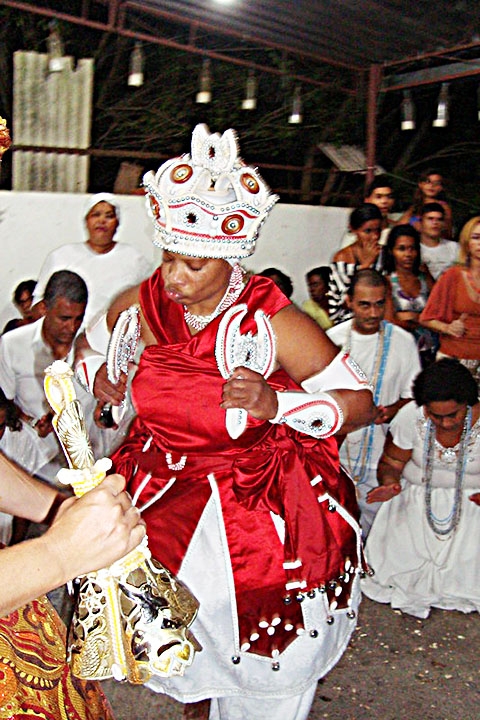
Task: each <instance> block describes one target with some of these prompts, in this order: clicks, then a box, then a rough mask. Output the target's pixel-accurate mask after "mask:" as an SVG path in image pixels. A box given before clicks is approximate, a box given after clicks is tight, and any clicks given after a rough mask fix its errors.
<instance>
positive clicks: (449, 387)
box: [413, 358, 478, 407]
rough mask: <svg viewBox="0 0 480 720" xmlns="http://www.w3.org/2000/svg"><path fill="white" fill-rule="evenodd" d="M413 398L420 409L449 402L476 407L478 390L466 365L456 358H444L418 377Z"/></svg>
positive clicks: (415, 381) (428, 367)
mask: <svg viewBox="0 0 480 720" xmlns="http://www.w3.org/2000/svg"><path fill="white" fill-rule="evenodd" d="M413 397H414V399H415V402H416V403H417V405H418V406H419V407H421V406H422V405H426V404H427V403H431V402H445V401H447V400H455V402H457V403H467V405H475V403H476V402H478V388H477V383H476V382H475V380H474V378H473V375H472V373H471V372H470V370H468V369H467V368H466V367H465V365H462V363H461V362H459V361H458V360H455V358H442V359H441V360H437V362H434V363H432V364H431V365H428V366H427V367H426V368H425V369H424V370H422V372H421V373H420V374H419V375H417V377H416V378H415V380H414V382H413Z"/></svg>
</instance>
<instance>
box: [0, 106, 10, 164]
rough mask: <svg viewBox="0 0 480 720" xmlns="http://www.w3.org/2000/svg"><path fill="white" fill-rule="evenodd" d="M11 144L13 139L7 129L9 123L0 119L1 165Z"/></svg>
mask: <svg viewBox="0 0 480 720" xmlns="http://www.w3.org/2000/svg"><path fill="white" fill-rule="evenodd" d="M11 144H12V138H11V137H10V130H9V129H8V127H7V121H6V120H5V119H4V118H2V117H0V163H1V162H2V158H3V154H4V153H6V152H7V150H8V148H9V147H10V145H11Z"/></svg>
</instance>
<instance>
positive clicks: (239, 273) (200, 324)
mask: <svg viewBox="0 0 480 720" xmlns="http://www.w3.org/2000/svg"><path fill="white" fill-rule="evenodd" d="M243 287H244V285H243V270H242V268H241V267H240V265H238V264H237V265H235V266H234V268H233V270H232V274H231V275H230V280H229V283H228V287H227V289H226V290H225V294H224V296H223V297H222V299H221V300H220V302H219V303H218V305H217V307H216V308H215V310H214V311H213V312H212V313H210V315H194V314H193V313H191V312H190V311H189V310H188V309H187V307H186V306H185V305H184V306H183V317H184V318H185V322H186V323H187V325H189V326H190V327H191V328H193V330H197V331H200V330H203V329H204V328H206V327H207V325H208V324H209V323H211V322H212V320H215V318H216V317H218V316H219V315H220V314H221V313H222V312H223V311H224V310H226V309H227V308H229V307H230V305H233V303H234V302H236V301H237V300H238V298H239V297H240V295H241V294H242V291H243Z"/></svg>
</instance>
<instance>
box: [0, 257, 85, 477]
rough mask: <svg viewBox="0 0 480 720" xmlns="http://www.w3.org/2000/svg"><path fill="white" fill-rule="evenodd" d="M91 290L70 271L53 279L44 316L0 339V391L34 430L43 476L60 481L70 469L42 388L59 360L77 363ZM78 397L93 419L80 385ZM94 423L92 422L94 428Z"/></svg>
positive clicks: (50, 283)
mask: <svg viewBox="0 0 480 720" xmlns="http://www.w3.org/2000/svg"><path fill="white" fill-rule="evenodd" d="M87 298H88V292H87V286H86V284H85V282H84V281H83V280H82V278H81V277H80V276H79V275H77V274H76V273H74V272H70V271H69V270H62V271H59V272H56V273H54V274H53V275H52V277H51V278H50V280H49V281H48V283H47V286H46V288H45V294H44V299H43V301H42V303H41V309H42V311H43V314H44V316H43V317H41V318H40V319H39V320H37V321H36V322H34V323H30V324H29V325H24V326H22V327H20V328H17V329H16V330H12V331H11V332H9V333H7V334H6V335H3V336H2V337H1V339H0V386H1V387H2V389H3V391H4V393H5V395H6V397H7V398H9V399H10V400H13V402H14V403H15V405H17V407H18V408H19V410H20V418H21V420H22V421H23V422H25V423H28V424H29V425H30V426H31V427H32V428H33V429H34V431H35V435H36V441H37V445H38V450H39V452H40V453H41V454H42V455H43V458H44V461H43V462H44V464H43V466H42V467H41V468H40V469H39V470H38V471H37V474H38V476H39V477H41V478H43V479H45V480H48V481H50V482H54V481H55V477H56V474H57V472H58V470H59V469H60V467H65V466H66V461H65V458H64V457H63V452H62V451H61V449H60V445H59V443H58V441H57V439H56V437H55V433H54V431H53V427H52V412H51V409H50V407H49V405H48V402H47V400H46V397H45V393H44V389H43V380H44V370H45V368H46V367H47V366H48V365H50V364H51V363H52V362H53V361H54V360H65V361H66V362H67V363H69V364H70V365H71V364H72V362H73V348H72V346H73V341H74V339H75V336H76V334H77V332H78V330H79V328H80V326H81V324H82V321H83V318H84V315H85V308H86V305H87ZM75 389H76V391H77V397H78V398H79V400H80V401H81V403H82V406H83V409H84V413H85V417H86V418H88V417H90V416H93V407H94V402H93V401H92V398H91V396H90V395H89V394H88V393H86V392H85V391H84V390H83V389H82V388H81V387H80V385H78V384H77V383H76V385H75ZM92 424H93V423H92Z"/></svg>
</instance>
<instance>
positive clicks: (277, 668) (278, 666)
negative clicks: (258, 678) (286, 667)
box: [272, 662, 280, 672]
mask: <svg viewBox="0 0 480 720" xmlns="http://www.w3.org/2000/svg"><path fill="white" fill-rule="evenodd" d="M272 670H273V671H274V672H277V671H278V670H280V663H279V662H274V663H272Z"/></svg>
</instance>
